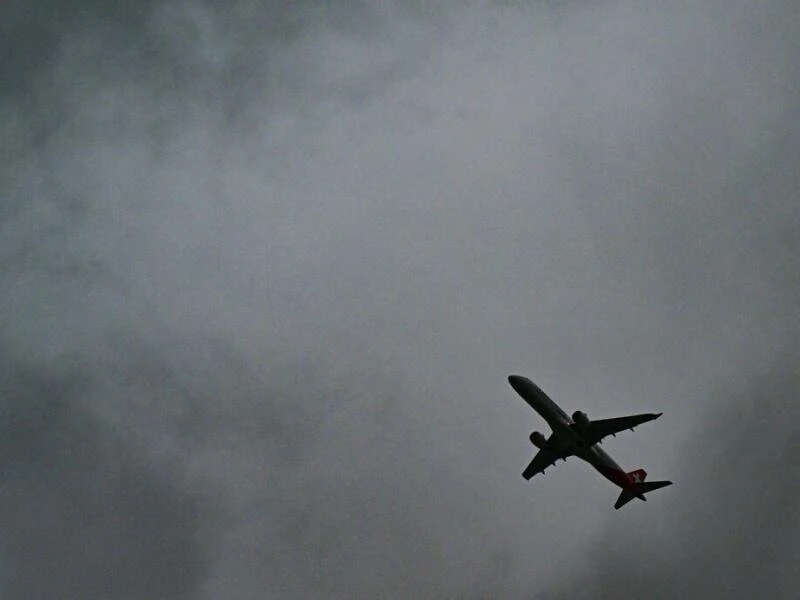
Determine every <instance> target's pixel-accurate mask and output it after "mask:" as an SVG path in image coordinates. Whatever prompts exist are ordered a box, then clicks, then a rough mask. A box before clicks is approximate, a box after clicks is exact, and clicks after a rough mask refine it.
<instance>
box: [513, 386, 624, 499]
mask: <svg viewBox="0 0 800 600" xmlns="http://www.w3.org/2000/svg"><path fill="white" fill-rule="evenodd" d="M508 382H509V383H510V384H511V387H513V388H514V390H515V391H516V392H517V393H518V394H519V395H520V396H522V398H523V400H525V402H527V403H528V404H529V405H530V406H531V408H533V410H535V411H536V412H537V413H539V415H540V416H541V417H542V418H543V419H544V420H545V421H547V424H548V425H549V426H550V429H552V430H553V433H556V434H558V435H554V436H552V438H551V444H552V446H551V447H552V449H553V450H555V451H556V452H561V453H563V454H565V455H575V456H577V457H578V458H580V459H581V460H584V461H586V462H587V463H589V464H590V465H592V467H594V468H595V470H597V472H598V473H600V474H601V475H602V476H603V477H605V478H606V479H608V480H609V481H611V482H612V483H614V484H615V485H617V486H619V487H621V488H625V487H626V486H627V485H628V484H629V480H628V477H627V475H626V473H625V471H623V470H622V468H621V467H620V466H619V465H618V464H617V463H616V462H615V461H614V459H612V458H611V457H610V456H609V455H608V453H607V452H606V451H605V450H603V449H602V448H600V447H599V446H598V445H597V444H587V443H586V442H585V441H584V440H583V438H582V437H581V435H580V429H579V427H576V423H575V422H574V421H573V420H572V418H570V416H569V415H568V414H567V413H565V412H564V411H563V410H562V409H561V407H560V406H558V404H556V403H555V402H553V401H552V400H551V399H550V397H549V396H548V395H547V394H545V393H544V392H543V391H542V390H541V389H540V388H539V386H537V385H536V384H535V383H533V382H532V381H531V380H530V379H528V378H526V377H522V376H519V375H511V376H510V377H509V378H508Z"/></svg>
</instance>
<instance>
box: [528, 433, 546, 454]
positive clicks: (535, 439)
mask: <svg viewBox="0 0 800 600" xmlns="http://www.w3.org/2000/svg"><path fill="white" fill-rule="evenodd" d="M530 440H531V444H533V445H534V446H536V447H537V448H539V450H541V449H543V448H546V447H547V440H546V439H545V437H544V436H543V435H542V434H541V433H539V432H538V431H534V432H533V433H532V434H531V437H530Z"/></svg>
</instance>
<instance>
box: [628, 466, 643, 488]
mask: <svg viewBox="0 0 800 600" xmlns="http://www.w3.org/2000/svg"><path fill="white" fill-rule="evenodd" d="M625 476H626V477H627V478H628V483H629V484H630V485H635V484H637V483H642V482H643V481H644V480H645V477H647V471H645V470H644V469H636V470H635V471H631V472H630V473H626V474H625Z"/></svg>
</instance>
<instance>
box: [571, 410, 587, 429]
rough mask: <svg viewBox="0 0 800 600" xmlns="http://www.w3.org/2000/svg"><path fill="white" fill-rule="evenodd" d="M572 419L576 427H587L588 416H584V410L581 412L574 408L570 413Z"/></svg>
mask: <svg viewBox="0 0 800 600" xmlns="http://www.w3.org/2000/svg"><path fill="white" fill-rule="evenodd" d="M572 420H573V421H575V424H576V425H577V426H578V427H588V426H589V417H587V416H586V413H585V412H581V411H579V410H576V411H575V412H574V413H572Z"/></svg>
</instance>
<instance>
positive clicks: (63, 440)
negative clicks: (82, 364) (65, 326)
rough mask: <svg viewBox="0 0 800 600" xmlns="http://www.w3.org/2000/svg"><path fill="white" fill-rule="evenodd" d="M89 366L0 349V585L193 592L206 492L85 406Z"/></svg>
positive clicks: (127, 594)
mask: <svg viewBox="0 0 800 600" xmlns="http://www.w3.org/2000/svg"><path fill="white" fill-rule="evenodd" d="M91 377H92V375H91V373H86V372H83V371H82V370H80V369H72V370H69V371H67V372H64V373H57V372H50V371H49V370H48V369H47V368H46V367H44V368H43V367H41V366H39V365H26V364H24V363H21V362H20V361H18V360H15V359H14V358H13V357H12V356H10V355H9V354H8V353H4V356H3V376H2V380H0V381H1V382H2V388H0V393H2V398H3V410H2V416H3V419H2V429H0V436H1V438H2V465H3V469H2V471H3V480H2V484H1V485H0V499H1V501H2V507H3V508H2V511H0V523H1V524H2V530H3V534H2V541H1V543H0V548H1V549H2V573H3V575H2V577H3V584H2V591H3V596H4V597H6V598H10V599H16V598H20V599H21V598H54V597H59V598H85V597H107V598H144V597H148V596H149V597H153V596H157V597H161V598H175V599H179V598H194V597H196V593H197V588H198V583H199V582H201V581H202V580H203V577H204V576H205V575H206V572H207V569H208V566H207V564H206V557H205V556H204V550H203V549H202V547H201V546H200V545H198V541H199V536H200V534H201V533H202V522H203V521H204V520H206V519H208V518H209V517H211V516H212V515H213V514H214V511H213V510H212V504H211V502H210V499H207V498H204V497H203V494H202V493H198V490H192V489H189V488H183V489H182V488H181V487H180V486H179V485H176V478H175V474H174V473H172V472H171V471H172V465H171V464H169V463H167V464H159V463H158V462H157V461H154V460H151V459H149V458H148V457H147V456H144V455H143V454H142V453H141V452H140V451H139V449H137V448H136V447H135V446H134V445H132V444H130V443H127V442H126V440H125V439H124V437H123V438H122V439H120V437H118V436H116V435H115V432H114V431H113V430H109V429H108V428H107V427H105V426H104V425H103V424H102V423H101V422H99V421H98V419H97V418H96V417H95V416H93V415H92V414H91V412H90V411H88V410H86V408H84V407H83V405H82V402H81V398H82V397H83V396H84V395H85V394H86V392H87V390H88V387H89V382H88V381H87V379H88V378H91Z"/></svg>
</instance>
